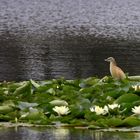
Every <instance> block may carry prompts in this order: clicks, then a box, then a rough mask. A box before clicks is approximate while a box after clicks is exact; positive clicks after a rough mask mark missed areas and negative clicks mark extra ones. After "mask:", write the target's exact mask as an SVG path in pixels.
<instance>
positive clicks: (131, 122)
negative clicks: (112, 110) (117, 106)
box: [123, 116, 140, 127]
mask: <svg viewBox="0 0 140 140" xmlns="http://www.w3.org/2000/svg"><path fill="white" fill-rule="evenodd" d="M123 125H125V126H131V127H134V126H139V125H140V119H139V118H137V117H134V116H130V117H127V118H125V119H124V120H123Z"/></svg>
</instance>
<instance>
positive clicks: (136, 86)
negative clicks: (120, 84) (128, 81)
mask: <svg viewBox="0 0 140 140" xmlns="http://www.w3.org/2000/svg"><path fill="white" fill-rule="evenodd" d="M132 88H133V89H134V90H135V91H138V90H140V85H133V86H132Z"/></svg>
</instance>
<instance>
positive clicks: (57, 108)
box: [53, 106, 70, 116]
mask: <svg viewBox="0 0 140 140" xmlns="http://www.w3.org/2000/svg"><path fill="white" fill-rule="evenodd" d="M53 110H54V111H55V112H56V113H57V114H58V115H59V116H60V115H67V114H68V113H70V111H69V108H68V107H66V106H55V107H54V108H53Z"/></svg>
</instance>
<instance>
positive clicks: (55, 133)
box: [0, 127, 140, 140]
mask: <svg viewBox="0 0 140 140" xmlns="http://www.w3.org/2000/svg"><path fill="white" fill-rule="evenodd" d="M9 139H10V140H139V139H140V133H135V132H102V131H98V132H96V131H95V130H85V129H72V128H71V129H64V128H57V129H54V128H53V129H50V128H49V129H47V128H46V129H45V128H43V129H38V128H26V127H19V128H5V129H0V140H9Z"/></svg>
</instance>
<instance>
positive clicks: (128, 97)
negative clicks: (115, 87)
mask: <svg viewBox="0 0 140 140" xmlns="http://www.w3.org/2000/svg"><path fill="white" fill-rule="evenodd" d="M138 100H140V97H139V96H138V95H136V94H124V95H122V96H120V97H119V98H118V99H117V100H116V101H115V103H118V104H121V103H132V102H134V101H138Z"/></svg>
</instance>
